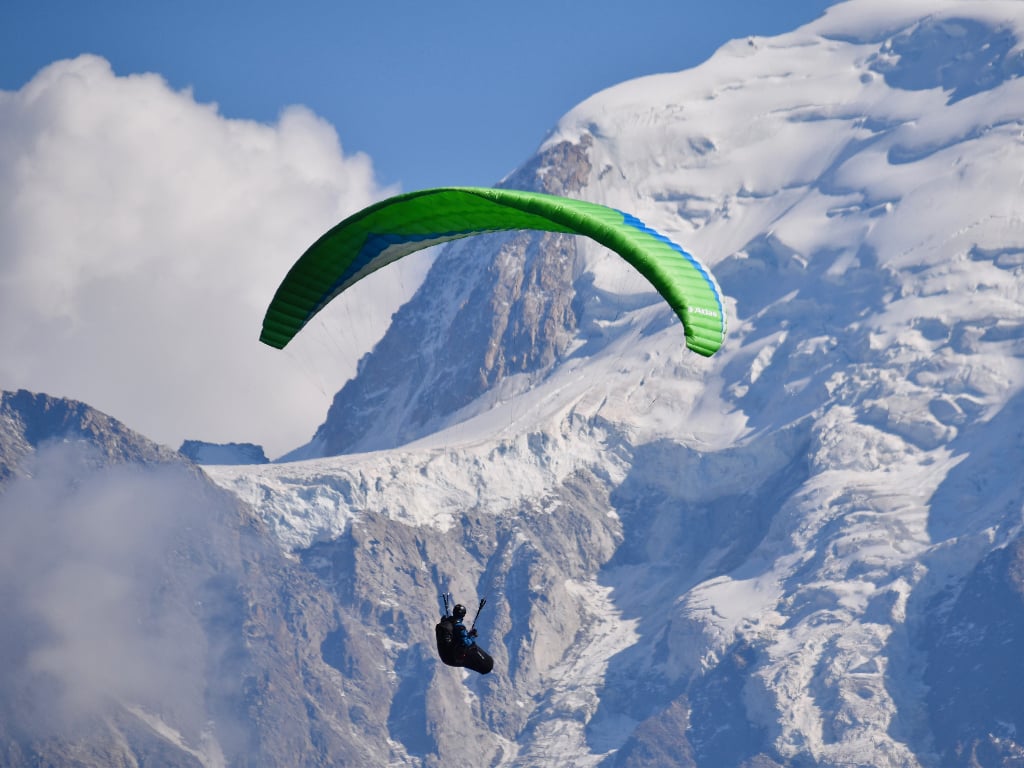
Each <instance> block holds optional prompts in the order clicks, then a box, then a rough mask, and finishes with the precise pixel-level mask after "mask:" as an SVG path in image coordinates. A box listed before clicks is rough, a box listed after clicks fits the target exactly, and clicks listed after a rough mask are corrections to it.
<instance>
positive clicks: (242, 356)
mask: <svg viewBox="0 0 1024 768" xmlns="http://www.w3.org/2000/svg"><path fill="white" fill-rule="evenodd" d="M397 191H398V190H395V189H383V188H381V187H380V185H379V184H378V183H377V181H376V180H375V177H374V172H373V166H372V163H371V161H370V159H369V158H368V157H366V156H365V155H361V154H356V155H350V156H346V155H345V154H344V152H343V151H342V147H341V144H340V142H339V139H338V136H337V133H336V132H335V130H334V129H333V128H332V127H331V126H330V125H328V124H327V123H325V122H324V121H323V120H322V119H320V118H318V117H317V116H315V115H314V114H312V113H311V112H310V111H309V110H307V109H305V108H302V107H290V108H288V109H286V110H284V111H283V112H282V114H281V116H280V118H279V120H278V121H277V123H276V124H274V125H265V124H260V123H256V122H251V121H244V120H234V119H228V118H226V117H224V116H222V115H221V114H219V113H218V110H217V108H216V105H210V104H199V103H196V101H195V100H194V98H193V97H192V95H191V93H190V92H188V91H174V90H172V89H171V88H170V87H169V86H168V85H167V83H166V82H165V81H164V80H163V79H162V78H161V77H159V76H157V75H151V74H147V75H132V76H127V77H119V76H117V75H115V73H114V72H113V71H112V70H111V68H110V65H109V64H108V63H107V62H106V61H105V60H104V59H102V58H99V57H96V56H89V55H85V56H81V57H79V58H76V59H73V60H67V61H60V62H56V63H54V64H52V65H50V66H49V67H47V68H45V69H44V70H42V71H40V72H39V73H38V74H37V75H36V76H35V77H34V78H33V79H32V80H31V81H30V82H29V83H27V84H26V85H25V86H24V87H22V88H21V89H20V90H18V91H15V92H0V322H2V325H3V328H4V329H5V330H4V333H3V334H0V388H3V389H16V388H26V389H30V390H33V391H38V392H45V393H47V394H50V395H54V396H64V397H72V398H75V399H78V400H82V401H84V402H86V403H88V404H90V405H92V406H93V407H96V408H98V409H100V410H102V411H105V412H106V413H108V414H110V415H112V416H114V417H115V418H118V419H119V420H121V421H124V422H125V423H126V424H128V426H130V427H131V428H133V429H135V430H137V431H139V432H142V433H143V434H145V435H146V436H148V437H150V438H152V439H154V440H156V441H158V442H161V443H164V444H166V445H169V446H171V447H173V448H177V447H178V445H179V444H180V442H181V441H182V440H183V439H186V438H195V439H202V440H211V441H220V442H227V441H238V442H255V443H260V444H262V445H264V446H265V447H266V449H267V452H268V454H269V455H270V456H272V457H273V456H277V455H280V454H282V453H284V452H286V451H288V450H291V449H293V448H295V447H297V446H299V445H301V444H303V443H304V442H306V441H307V440H308V439H309V438H310V437H311V436H312V434H313V431H314V430H315V428H316V426H317V425H318V424H319V423H320V422H321V421H322V420H323V417H324V416H325V414H326V411H327V407H328V405H329V403H330V399H331V397H332V396H333V394H334V393H335V392H336V391H337V390H338V389H340V387H341V385H342V384H343V383H344V381H345V380H346V379H347V378H348V377H349V376H351V375H352V374H353V373H354V370H355V364H356V362H357V360H358V357H359V356H360V355H361V354H362V353H364V352H365V351H366V350H367V349H368V348H369V346H371V345H372V343H373V342H375V341H376V339H377V338H379V336H380V335H382V334H383V332H384V331H385V330H386V325H387V322H388V318H390V315H391V313H392V312H393V311H394V309H395V308H396V307H397V306H398V304H400V303H401V301H403V300H404V298H405V297H406V296H408V295H409V293H410V292H411V291H412V290H414V289H415V287H416V286H417V285H418V283H419V279H420V276H421V274H422V268H423V267H422V262H420V263H419V264H416V263H410V264H409V265H406V266H403V265H395V266H394V268H392V269H389V270H385V271H384V272H385V273H386V274H383V273H382V274H380V275H375V276H374V278H375V279H372V281H371V282H370V283H369V284H368V285H367V289H366V290H365V291H363V292H362V295H361V296H360V297H355V298H357V299H359V301H358V302H357V301H352V300H349V301H347V302H344V303H342V304H341V305H340V306H339V307H338V308H337V309H333V308H332V310H331V311H329V312H325V313H324V315H325V317H324V319H323V320H322V321H319V322H318V323H315V324H311V326H310V328H309V329H307V332H306V333H304V334H302V335H301V336H300V337H299V338H298V339H296V341H295V342H294V343H293V344H292V345H290V346H289V348H288V350H286V351H285V352H280V351H277V350H273V349H271V348H269V347H266V346H264V345H262V344H260V343H259V342H258V337H259V329H260V325H261V322H262V319H263V313H264V311H265V309H266V306H267V303H268V302H269V300H270V298H271V297H272V295H273V292H274V290H275V289H276V287H277V285H278V283H279V282H280V280H281V279H282V278H283V276H284V274H285V273H286V272H287V270H288V268H289V267H290V266H291V264H292V263H293V262H294V261H295V259H296V258H298V256H299V255H300V254H301V253H302V251H303V250H304V249H305V248H306V247H307V246H308V245H309V244H310V243H311V242H312V241H313V240H315V239H316V238H317V237H318V236H319V235H320V234H321V233H322V232H323V231H325V230H326V229H328V228H329V227H330V226H332V225H333V224H335V223H336V222H337V221H339V220H340V219H341V218H343V217H344V216H346V215H348V214H350V213H352V212H354V211H355V210H358V209H359V208H361V207H363V206H365V205H367V204H369V203H371V202H373V201H374V200H377V199H380V198H382V197H384V196H386V195H388V194H392V193H394V192H397ZM332 313H333V314H332ZM314 326H315V327H314Z"/></svg>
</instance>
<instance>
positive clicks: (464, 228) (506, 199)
mask: <svg viewBox="0 0 1024 768" xmlns="http://www.w3.org/2000/svg"><path fill="white" fill-rule="evenodd" d="M520 229H530V230H541V231H547V232H563V233H569V234H580V235H586V236H588V237H590V238H592V239H594V240H595V241H597V242H599V243H601V244H602V245H604V246H606V247H607V248H610V249H611V250H613V251H615V252H617V253H618V254H619V255H621V256H622V257H623V258H624V259H626V261H628V262H629V263H630V264H632V265H633V266H634V267H635V268H636V269H637V270H639V271H640V273H641V274H643V275H644V276H645V277H646V278H647V279H648V280H649V281H650V282H651V284H652V285H653V286H654V287H655V289H656V290H657V291H658V292H659V293H660V294H661V295H662V296H663V297H664V298H665V300H666V301H667V302H668V304H669V305H670V306H671V307H672V308H673V310H674V311H675V312H676V314H677V315H678V316H679V318H680V320H681V321H682V323H683V328H684V333H685V338H686V345H687V347H689V348H690V349H691V350H693V351H695V352H698V353H699V354H702V355H711V354H714V352H715V351H717V350H718V348H719V347H721V345H722V342H723V341H724V337H725V330H726V322H725V317H724V310H723V307H722V302H721V296H720V293H719V291H718V289H717V286H716V285H715V283H714V280H713V278H712V277H711V276H710V274H709V273H708V272H707V270H705V269H704V268H703V267H701V266H700V265H699V263H698V262H697V261H696V259H694V258H693V256H691V255H690V254H688V253H686V252H685V251H683V250H682V249H681V248H679V247H678V246H675V245H674V244H670V243H669V241H668V240H667V239H666V238H664V237H662V236H660V235H657V233H654V232H653V231H652V230H649V229H647V228H646V227H643V225H642V224H641V223H640V222H639V221H636V220H635V219H632V217H628V215H624V214H623V213H622V212H620V211H617V210H615V209H613V208H608V207H606V206H603V205H598V204H596V203H588V202H585V201H581V200H572V199H569V198H564V197H557V196H554V195H545V194H541V193H536V192H523V191H519V190H504V189H489V188H476V187H445V188H440V189H429V190H423V191H420V192H411V193H408V194H405V195H399V196H397V197H393V198H390V199H388V200H383V201H381V202H379V203H377V204H375V205H372V206H370V207H368V208H365V209H363V210H362V211H360V212H358V213H356V214H354V215H353V216H350V217H349V218H347V219H345V220H344V221H342V222H341V223H340V224H338V225H337V226H335V227H333V228H332V229H331V230H329V231H328V232H327V233H325V234H324V235H323V236H322V237H321V238H320V239H319V240H317V241H316V242H315V243H314V244H313V245H312V246H310V248H309V250H307V251H306V253H305V254H303V256H302V257H301V258H300V259H299V260H298V261H297V262H296V263H295V265H294V266H293V267H292V269H291V270H290V271H289V272H288V274H287V276H286V277H285V279H284V281H283V282H282V283H281V286H280V287H279V288H278V290H277V293H276V294H275V296H274V299H273V301H272V302H271V304H270V307H269V308H268V309H267V314H266V317H265V318H264V322H263V332H262V334H261V336H260V340H261V341H263V342H265V343H267V344H269V345H271V346H274V347H278V348H282V347H284V346H285V345H286V344H287V343H288V342H289V341H290V340H291V339H292V337H293V336H294V335H295V334H296V333H297V332H298V331H299V330H301V328H302V327H303V326H304V325H305V324H306V323H307V322H309V320H310V319H311V318H312V317H313V316H314V315H316V313H317V312H319V311H320V310H321V309H322V308H323V307H324V306H325V305H326V304H327V303H329V302H330V301H331V300H332V299H333V298H334V297H335V296H337V295H338V294H339V293H341V292H342V291H344V290H346V289H347V288H348V287H350V286H351V285H353V284H354V283H356V282H358V281H359V280H361V279H362V278H363V277H366V276H367V275H369V274H371V273H372V272H374V271H376V270H377V269H380V268H381V267H383V266H386V265H387V264H390V263H391V262H393V261H395V260H396V259H399V258H401V257H403V256H406V255H408V254H409V253H412V252H414V251H417V250H420V249H422V248H426V247H428V246H430V245H435V244H437V243H441V242H448V241H451V240H456V239H459V238H462V237H468V236H472V235H476V234H480V233H483V232H496V231H504V230H520Z"/></svg>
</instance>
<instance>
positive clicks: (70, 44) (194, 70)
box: [0, 0, 832, 190]
mask: <svg viewBox="0 0 1024 768" xmlns="http://www.w3.org/2000/svg"><path fill="white" fill-rule="evenodd" d="M831 4H832V3H831V2H829V1H828V0H715V2H691V1H690V0H630V1H629V2H615V3H612V2H609V0H585V1H584V0H576V1H575V2H570V1H569V0H519V1H518V2H514V3H504V2H502V3H497V2H486V1H485V0H477V2H468V0H445V1H444V2H436V1H435V2H412V1H406V0H399V1H397V2H396V1H394V0H390V1H389V0H378V1H377V2H365V3H359V4H356V3H353V2H346V0H334V1H333V2H327V1H326V0H325V1H322V2H302V1H301V0H297V1H296V2H289V3H284V2H276V3H275V2H265V1H262V2H261V1H260V0H249V1H248V2H239V1H238V0H217V1H215V2H209V1H203V2H200V1H197V0H183V1H181V2H173V3H171V2H164V3H153V2H141V1H140V0H100V1H99V2H90V3H87V2H82V1H81V0H6V1H5V2H4V3H3V4H2V6H0V89H2V90H8V91H10V90H16V89H18V88H20V87H21V86H23V85H24V84H25V83H27V82H28V81H29V80H30V79H31V78H32V76H33V75H34V74H35V73H36V72H37V71H38V70H39V69H40V68H42V67H43V66H45V65H47V64H49V63H50V62H53V61H55V60H58V59H64V58H71V57H74V56H77V55H78V54H81V53H95V54H99V55H100V56H102V57H104V58H106V59H107V60H108V61H110V62H111V64H112V65H113V68H114V71H115V72H116V73H117V74H118V75H128V74H132V73H140V72H156V73H159V74H160V75H162V76H163V77H164V78H165V79H166V80H167V81H168V83H169V84H170V86H171V87H172V88H174V89H183V88H191V89H192V91H193V93H194V96H195V98H196V100H197V101H199V102H203V103H210V102H215V103H216V104H217V105H218V107H219V109H220V112H221V114H222V115H224V116H226V117H233V118H248V119H254V120H257V121H261V122H273V121H274V120H276V118H277V117H278V115H279V113H280V111H281V110H282V109H283V108H284V107H285V106H287V105H291V104H303V105H306V106H307V107H309V108H310V109H311V110H312V111H313V112H315V113H316V114H318V115H320V116H322V117H323V118H324V119H326V120H327V121H328V122H330V123H331V124H332V125H333V126H334V127H335V128H336V129H337V131H338V135H339V137H340V139H341V143H342V146H343V149H344V151H345V152H346V154H350V153H357V152H363V153H366V154H367V155H369V156H370V158H371V159H372V161H373V164H374V168H375V171H376V174H377V176H378V178H379V180H380V182H381V183H382V184H385V185H394V184H397V185H399V186H400V187H401V188H402V189H404V190H412V189H419V188H424V187H430V186H440V185H445V184H479V185H491V184H493V183H495V182H497V181H498V180H499V179H500V178H501V177H502V176H504V175H505V174H507V173H509V172H510V171H512V170H514V169H515V168H516V167H517V166H519V165H520V164H521V163H522V162H524V161H525V160H526V159H527V158H528V157H529V156H530V155H531V153H532V152H533V151H534V149H536V147H537V146H538V145H539V144H540V143H541V141H542V140H543V138H544V135H545V133H546V132H547V131H548V130H549V129H550V128H551V127H553V126H554V124H555V122H556V121H557V120H558V119H559V118H560V117H561V116H562V115H563V114H564V113H565V112H567V111H568V110H569V109H571V108H572V107H573V106H575V105H576V104H577V103H579V102H580V101H582V100H583V99H585V98H587V97H588V96H591V95H592V94H594V93H596V92H598V91H600V90H602V89H604V88H606V87H609V86H612V85H615V84H617V83H620V82H623V81H625V80H628V79H631V78H634V77H639V76H642V75H647V74H654V73H659V72H671V71H678V70H682V69H687V68H689V67H692V66H694V65H696V64H699V63H700V62H702V61H703V60H705V59H706V58H708V56H710V55H711V54H712V53H713V52H714V51H715V49H716V48H718V47H719V46H720V45H722V44H723V43H724V42H726V41H728V40H731V39H734V38H737V37H744V36H747V35H774V34H779V33H782V32H785V31H788V30H791V29H793V28H795V27H797V26H799V25H800V24H803V23H805V22H807V21H810V20H812V19H814V18H816V17H817V16H819V15H820V14H821V12H822V11H823V10H824V9H825V8H826V7H827V6H829V5H831Z"/></svg>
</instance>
